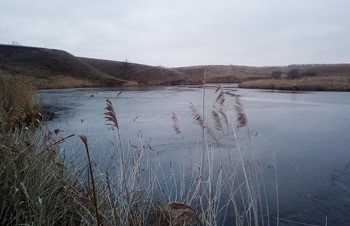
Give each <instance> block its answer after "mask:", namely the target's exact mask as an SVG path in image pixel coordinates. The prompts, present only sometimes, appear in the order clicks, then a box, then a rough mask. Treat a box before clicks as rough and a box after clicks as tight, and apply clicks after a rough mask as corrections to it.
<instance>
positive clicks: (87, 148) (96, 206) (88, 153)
mask: <svg viewBox="0 0 350 226" xmlns="http://www.w3.org/2000/svg"><path fill="white" fill-rule="evenodd" d="M79 137H80V139H81V140H82V141H83V143H84V145H85V150H86V155H87V158H88V163H89V173H90V177H91V184H92V192H93V199H94V205H95V214H96V222H97V225H101V222H100V219H99V214H98V205H97V197H96V196H97V193H96V188H95V180H94V175H93V172H92V163H91V158H90V152H89V147H88V144H87V138H86V136H84V135H79Z"/></svg>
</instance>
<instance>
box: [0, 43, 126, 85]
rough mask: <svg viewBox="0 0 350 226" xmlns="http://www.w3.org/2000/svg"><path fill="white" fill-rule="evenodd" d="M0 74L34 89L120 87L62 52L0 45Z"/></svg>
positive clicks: (80, 61) (101, 73)
mask: <svg viewBox="0 0 350 226" xmlns="http://www.w3.org/2000/svg"><path fill="white" fill-rule="evenodd" d="M0 71H4V72H6V73H9V74H11V75H14V76H16V75H21V76H26V77H28V78H30V79H31V80H32V81H33V82H34V83H35V84H36V85H37V87H38V88H68V87H90V86H116V85H123V84H124V83H125V81H123V80H120V79H116V78H115V77H112V76H110V75H108V74H106V73H103V72H101V71H99V70H97V69H96V68H94V67H92V66H91V65H89V64H87V63H86V62H84V61H82V60H80V59H79V58H77V57H75V56H73V55H71V54H69V53H67V52H65V51H62V50H55V49H45V48H36V47H23V46H12V45H0Z"/></svg>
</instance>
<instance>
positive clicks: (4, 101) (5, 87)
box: [0, 73, 41, 126]
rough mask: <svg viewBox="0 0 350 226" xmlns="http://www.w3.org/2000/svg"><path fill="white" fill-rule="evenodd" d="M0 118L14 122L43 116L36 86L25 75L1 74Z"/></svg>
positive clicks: (28, 120) (7, 121) (10, 122)
mask: <svg viewBox="0 0 350 226" xmlns="http://www.w3.org/2000/svg"><path fill="white" fill-rule="evenodd" d="M0 111H1V112H0V119H1V120H2V121H5V122H6V123H7V124H9V126H11V125H10V124H12V123H17V124H20V123H22V122H25V123H27V124H28V123H31V122H34V121H36V120H37V119H40V118H41V115H40V111H41V109H40V105H39V102H38V100H37V97H36V94H35V90H34V86H33V85H32V83H31V82H30V81H29V80H27V79H26V78H24V77H21V76H12V75H10V74H5V73H1V74H0Z"/></svg>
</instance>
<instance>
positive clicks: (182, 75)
mask: <svg viewBox="0 0 350 226" xmlns="http://www.w3.org/2000/svg"><path fill="white" fill-rule="evenodd" d="M1 72H4V73H6V74H11V75H13V76H16V75H19V76H25V77H27V78H29V79H30V80H32V81H33V83H34V84H36V86H37V87H38V88H41V89H42V88H71V87H94V86H95V87H111V86H127V85H139V86H158V85H187V84H196V85H198V84H203V79H204V74H206V77H205V81H206V82H207V83H239V86H240V87H242V88H261V89H285V90H340V91H350V64H305V65H289V66H283V67H277V66H276V67H252V66H239V65H199V66H190V67H176V68H165V67H161V66H157V67H155V66H150V65H143V64H136V63H130V62H121V61H112V60H102V59H93V58H85V57H76V56H73V55H72V54H70V53H68V52H65V51H62V50H56V49H45V48H37V47H24V46H14V45H1V44H0V74H1ZM205 72H206V73H205Z"/></svg>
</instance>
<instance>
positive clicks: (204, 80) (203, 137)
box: [200, 69, 207, 177]
mask: <svg viewBox="0 0 350 226" xmlns="http://www.w3.org/2000/svg"><path fill="white" fill-rule="evenodd" d="M206 77H207V69H205V71H204V78H203V100H202V101H203V103H202V107H203V109H202V111H203V113H202V114H203V122H205V89H206ZM204 130H205V128H204V127H202V139H203V140H202V141H203V154H202V167H201V174H200V175H201V177H202V176H203V171H204V170H203V168H204V159H205V157H204V156H205V148H206V147H205V131H204Z"/></svg>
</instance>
